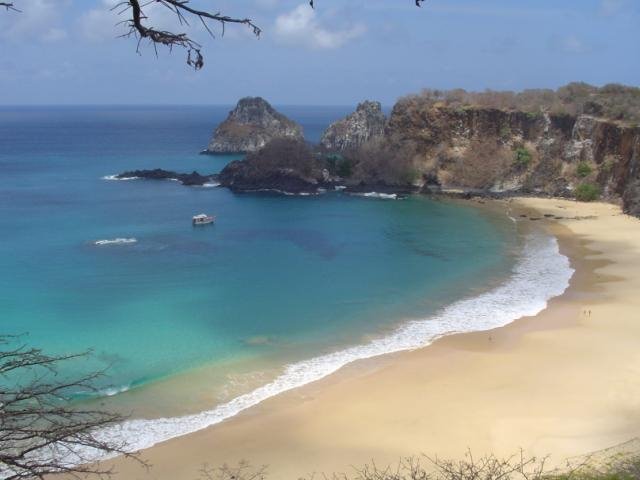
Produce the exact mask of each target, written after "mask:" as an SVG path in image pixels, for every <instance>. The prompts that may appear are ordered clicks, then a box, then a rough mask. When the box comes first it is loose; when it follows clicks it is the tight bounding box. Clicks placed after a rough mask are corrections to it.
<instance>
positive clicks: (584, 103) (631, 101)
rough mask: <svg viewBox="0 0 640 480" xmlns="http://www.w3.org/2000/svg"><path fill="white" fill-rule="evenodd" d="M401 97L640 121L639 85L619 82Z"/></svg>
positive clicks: (427, 102)
mask: <svg viewBox="0 0 640 480" xmlns="http://www.w3.org/2000/svg"><path fill="white" fill-rule="evenodd" d="M401 101H402V102H416V103H417V104H424V105H425V106H426V107H431V106H433V105H436V104H439V105H443V106H447V107H451V108H463V107H465V106H474V107H486V108H497V109H501V110H519V111H524V112H532V113H535V112H540V111H548V112H551V113H567V114H571V115H579V114H583V113H584V114H589V115H594V116H597V117H604V118H609V119H612V120H619V121H624V122H627V123H632V124H638V123H640V88H637V87H629V86H625V85H619V84H608V85H605V86H603V87H594V86H592V85H589V84H586V83H581V82H574V83H570V84H568V85H565V86H564V87H560V88H559V89H557V90H550V89H530V90H523V91H521V92H512V91H495V90H485V91H484V92H467V91H466V90H463V89H454V90H432V89H425V90H423V91H422V92H421V93H420V94H418V95H410V96H408V97H405V98H403V99H402V100H401Z"/></svg>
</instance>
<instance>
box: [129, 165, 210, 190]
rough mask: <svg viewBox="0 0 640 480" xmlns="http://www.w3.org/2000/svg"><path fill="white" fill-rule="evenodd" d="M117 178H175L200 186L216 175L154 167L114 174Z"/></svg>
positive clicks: (183, 182)
mask: <svg viewBox="0 0 640 480" xmlns="http://www.w3.org/2000/svg"><path fill="white" fill-rule="evenodd" d="M116 178H118V179H127V178H141V179H145V180H176V181H178V182H180V183H182V185H187V186H201V185H204V184H205V183H209V182H211V181H215V179H216V175H200V174H199V173H198V172H196V171H193V172H191V173H178V172H173V171H171V170H163V169H161V168H156V169H154V170H131V171H128V172H123V173H121V174H119V175H116Z"/></svg>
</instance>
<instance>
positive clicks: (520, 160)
mask: <svg viewBox="0 0 640 480" xmlns="http://www.w3.org/2000/svg"><path fill="white" fill-rule="evenodd" d="M531 158H532V155H531V152H530V151H529V150H527V149H526V148H525V147H518V148H516V150H515V153H514V159H513V164H514V165H515V166H516V167H518V168H523V169H524V168H528V167H529V165H531Z"/></svg>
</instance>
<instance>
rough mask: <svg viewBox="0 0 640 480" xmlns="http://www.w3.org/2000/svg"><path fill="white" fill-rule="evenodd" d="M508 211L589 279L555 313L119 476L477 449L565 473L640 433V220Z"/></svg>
mask: <svg viewBox="0 0 640 480" xmlns="http://www.w3.org/2000/svg"><path fill="white" fill-rule="evenodd" d="M508 208H510V210H511V214H512V215H513V216H514V217H517V218H519V219H520V221H522V222H529V223H530V224H532V225H533V224H535V225H536V226H538V225H539V226H541V227H543V228H547V229H549V231H550V232H552V233H553V234H554V235H556V236H557V237H558V239H559V241H560V245H561V250H562V252H563V253H564V254H565V255H567V256H569V258H570V259H571V263H572V266H573V268H574V269H575V270H576V273H575V275H574V277H573V279H572V282H571V286H570V288H569V289H568V290H567V292H565V294H564V295H562V296H561V297H558V298H555V299H553V300H552V301H551V302H550V304H549V306H548V308H547V309H546V310H544V311H543V312H542V313H540V314H539V315H537V316H535V317H525V318H522V319H520V320H518V321H516V322H514V323H512V324H510V325H508V326H506V327H503V328H499V329H496V330H492V331H489V332H479V333H466V334H459V335H453V336H449V337H445V338H442V339H440V340H438V341H436V342H435V343H434V344H432V345H430V346H428V347H426V348H423V349H420V350H415V351H411V352H404V353H400V354H393V355H387V356H383V357H378V358H375V359H372V360H364V361H359V362H356V363H354V364H351V365H349V366H348V367H346V368H343V369H342V370H340V371H339V372H338V373H336V374H334V375H332V376H330V377H327V378H325V379H323V380H321V381H319V382H315V383H313V384H310V385H307V386H305V387H302V388H299V389H296V390H293V391H290V392H287V393H284V394H281V395H279V396H277V397H273V398H271V399H269V400H267V401H265V402H263V403H261V404H260V405H258V406H257V407H254V408H251V409H249V410H247V411H245V412H243V413H241V414H240V415H238V416H236V417H234V418H232V419H230V420H228V421H225V422H223V423H221V424H219V425H216V426H213V427H211V428H208V429H206V430H202V431H200V432H197V433H195V434H192V435H188V436H185V437H181V438H176V439H173V440H171V441H168V442H165V443H162V444H159V445H156V446H155V447H153V448H151V449H148V450H146V451H144V452H142V458H143V459H144V460H146V461H148V462H149V463H150V464H151V465H152V467H151V468H150V470H149V471H145V470H144V469H143V468H141V467H140V466H139V465H137V464H135V463H133V462H130V461H125V460H122V459H116V460H114V461H112V462H109V463H111V464H113V465H114V466H115V468H116V470H117V475H116V476H115V477H114V478H117V479H127V480H131V479H145V480H150V479H158V480H164V479H166V480H169V479H171V480H177V479H197V478H198V477H199V474H198V470H199V469H201V468H202V466H203V464H209V465H220V464H223V463H235V462H238V461H239V460H242V459H244V460H247V461H249V462H251V463H252V464H254V465H268V472H269V474H270V475H269V476H270V478H278V479H280V478H282V479H284V478H291V479H295V478H299V477H301V476H307V475H310V474H311V473H313V472H347V473H348V472H351V471H352V466H354V465H356V466H357V465H361V464H364V463H366V462H369V461H371V460H372V459H374V460H375V461H376V463H377V464H378V465H384V464H387V463H395V462H397V461H398V459H399V458H400V457H403V456H408V455H414V454H421V453H424V454H428V455H436V454H437V455H439V456H453V457H459V456H462V455H463V454H464V453H465V451H466V450H467V449H468V448H469V449H471V450H472V451H473V452H474V453H476V454H483V453H488V452H492V453H495V454H497V455H508V454H511V453H513V452H515V451H517V450H518V449H519V448H523V449H525V451H526V452H527V453H530V454H535V455H551V459H552V461H554V462H557V463H559V462H562V461H563V460H564V459H565V458H567V457H571V456H575V455H580V454H584V453H587V452H591V451H596V450H600V449H602V448H606V447H610V446H612V445H615V444H618V443H621V442H624V441H627V440H629V439H631V438H634V437H637V436H638V435H640V380H639V379H640V349H639V348H638V339H639V338H640V295H639V294H638V292H640V220H638V219H636V218H632V217H629V216H626V215H624V214H622V213H621V211H620V208H619V207H617V206H614V205H610V204H604V203H594V204H588V203H577V202H573V201H565V200H556V199H515V200H512V201H509V202H508ZM521 215H527V216H528V217H526V218H525V217H521ZM545 215H547V217H545ZM531 217H533V218H536V219H538V220H535V221H534V220H531ZM553 217H562V218H561V219H556V218H553Z"/></svg>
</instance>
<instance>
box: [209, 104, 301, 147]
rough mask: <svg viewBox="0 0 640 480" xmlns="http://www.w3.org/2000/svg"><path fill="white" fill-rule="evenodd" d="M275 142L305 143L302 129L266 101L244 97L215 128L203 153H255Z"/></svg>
mask: <svg viewBox="0 0 640 480" xmlns="http://www.w3.org/2000/svg"><path fill="white" fill-rule="evenodd" d="M276 138H291V139H294V140H300V141H304V136H303V135H302V127H301V126H300V125H298V124H297V123H295V122H294V121H292V120H290V119H288V118H287V117H285V116H284V115H282V114H281V113H279V112H277V111H276V110H275V109H274V108H273V107H272V106H271V105H270V104H269V102H267V101H266V100H265V99H263V98H261V97H245V98H242V99H240V101H239V102H238V104H237V105H236V107H235V108H234V109H233V110H232V111H231V112H229V116H228V117H227V119H226V120H225V121H224V122H222V123H221V124H220V125H219V126H218V128H216V130H215V131H214V132H213V137H212V138H211V141H210V142H209V146H208V147H207V149H206V150H205V151H204V152H203V153H212V154H215V153H248V152H256V151H258V150H259V149H261V148H262V147H264V146H265V145H266V144H267V143H269V142H270V141H271V140H274V139H276Z"/></svg>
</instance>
